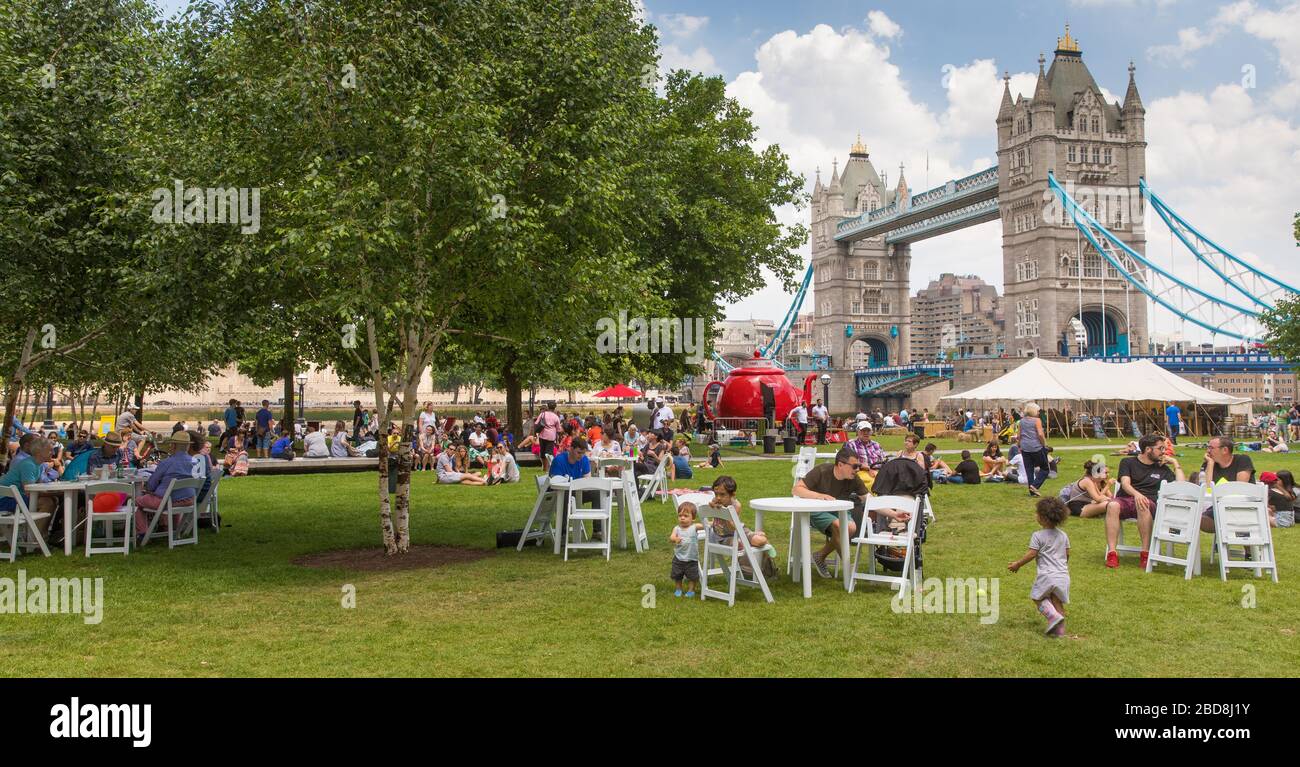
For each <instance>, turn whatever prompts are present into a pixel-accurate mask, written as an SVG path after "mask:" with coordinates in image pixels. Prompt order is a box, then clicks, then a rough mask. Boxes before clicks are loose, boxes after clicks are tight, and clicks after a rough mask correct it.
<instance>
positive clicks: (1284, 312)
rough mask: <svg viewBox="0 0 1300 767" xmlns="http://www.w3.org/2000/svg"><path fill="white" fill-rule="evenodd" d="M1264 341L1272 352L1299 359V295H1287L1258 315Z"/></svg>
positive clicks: (1291, 358)
mask: <svg viewBox="0 0 1300 767" xmlns="http://www.w3.org/2000/svg"><path fill="white" fill-rule="evenodd" d="M1260 323H1261V324H1263V326H1264V332H1265V335H1264V343H1265V344H1266V345H1267V346H1268V350H1269V351H1270V352H1272V353H1273V354H1276V355H1279V356H1281V357H1285V358H1286V359H1288V360H1293V361H1296V360H1300V296H1288V297H1286V298H1283V299H1281V300H1279V301H1278V302H1277V304H1276V305H1275V306H1274V307H1273V308H1272V309H1269V310H1268V311H1266V312H1264V313H1263V314H1261V315H1260Z"/></svg>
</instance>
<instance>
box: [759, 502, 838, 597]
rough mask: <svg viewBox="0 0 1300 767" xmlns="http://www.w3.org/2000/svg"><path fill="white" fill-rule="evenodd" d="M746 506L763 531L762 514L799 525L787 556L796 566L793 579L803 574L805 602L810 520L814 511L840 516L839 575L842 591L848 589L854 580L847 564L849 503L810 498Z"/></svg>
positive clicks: (809, 570)
mask: <svg viewBox="0 0 1300 767" xmlns="http://www.w3.org/2000/svg"><path fill="white" fill-rule="evenodd" d="M749 507H750V508H751V509H753V510H754V528H755V529H757V530H762V529H763V514H764V512H767V513H776V514H789V515H791V518H790V524H792V525H796V524H797V525H798V526H799V534H798V535H797V536H796V545H795V547H794V548H793V549H792V550H791V551H790V556H791V557H792V558H795V563H796V566H795V567H794V568H793V570H794V578H795V580H796V581H797V580H799V579H800V576H801V571H802V579H803V595H804V598H805V599H809V598H811V597H812V541H811V538H812V533H811V525H810V524H809V520H810V518H811V515H812V514H813V513H814V512H819V511H825V512H830V513H832V514H839V516H840V572H841V574H842V575H843V578H844V590H845V591H848V590H849V584H850V583H851V582H852V581H851V579H852V577H853V573H852V568H850V567H848V565H847V563H848V561H849V535H848V529H849V512H850V511H852V510H853V502H852V501H821V500H815V499H812V498H755V499H754V500H752V501H750V502H749Z"/></svg>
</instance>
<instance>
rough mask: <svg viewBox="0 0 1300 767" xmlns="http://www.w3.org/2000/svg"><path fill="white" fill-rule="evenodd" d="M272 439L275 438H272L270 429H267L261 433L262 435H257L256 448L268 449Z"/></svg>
mask: <svg viewBox="0 0 1300 767" xmlns="http://www.w3.org/2000/svg"><path fill="white" fill-rule="evenodd" d="M274 441H275V439H274V437H273V435H272V434H271V432H270V431H267V432H266V433H265V434H263V435H261V436H259V437H258V438H257V449H258V450H270V449H271V443H272V442H274Z"/></svg>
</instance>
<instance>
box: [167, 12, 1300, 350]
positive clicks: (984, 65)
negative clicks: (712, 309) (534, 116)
mask: <svg viewBox="0 0 1300 767" xmlns="http://www.w3.org/2000/svg"><path fill="white" fill-rule="evenodd" d="M633 1H634V2H638V3H640V4H641V7H642V8H643V11H642V12H643V15H644V17H645V19H646V20H647V21H648V22H649V23H651V24H654V25H655V26H656V27H657V28H658V29H659V31H660V38H661V53H662V61H661V68H663V69H668V68H677V67H685V68H689V69H692V70H695V71H699V72H702V73H704V74H707V75H718V76H721V77H723V78H724V79H725V80H726V81H727V83H728V91H729V93H731V95H733V96H734V97H735V98H737V99H739V100H740V101H741V102H742V103H743V104H745V105H746V106H747V107H749V108H750V109H751V110H753V112H754V121H755V123H756V124H757V126H758V129H759V140H760V143H762V144H771V143H776V144H779V145H780V146H781V147H782V149H783V150H785V151H786V153H787V154H788V155H789V156H790V162H791V165H792V167H793V168H794V170H795V171H796V172H798V173H800V174H803V175H805V176H806V178H807V180H808V189H809V191H811V187H812V183H813V178H814V175H815V172H816V170H817V169H818V168H820V169H821V170H822V171H823V178H825V179H829V176H830V169H831V163H832V161H833V160H835V159H838V160H839V161H840V163H841V164H842V163H843V161H844V160H845V158H846V157H847V154H848V148H849V146H850V144H852V142H853V140H854V138H855V136H856V135H857V132H858V131H861V132H862V138H863V141H864V142H866V144H867V146H868V147H869V148H870V150H871V159H872V162H873V163H874V164H875V165H876V167H877V168H878V169H880V170H882V171H887V172H888V174H889V175H888V178H889V181H890V182H891V184H892V183H893V182H894V181H896V179H897V174H898V166H899V164H900V163H904V164H905V165H906V167H907V178H908V181H909V184H910V185H911V187H912V189H913V190H914V191H917V190H919V189H921V188H922V187H925V186H927V184H926V181H927V178H926V170H925V168H926V164H927V159H928V163H929V167H930V171H929V177H928V181H929V184H928V185H929V186H937V185H939V184H942V183H943V182H944V181H945V180H947V179H948V178H951V177H954V176H959V175H965V174H967V173H970V172H973V171H976V170H982V169H983V168H986V167H989V166H991V165H993V164H995V163H996V157H995V132H994V123H993V121H994V118H995V115H996V112H997V107H998V100H999V98H1000V96H1001V92H1002V81H1001V76H1002V72H1003V71H1004V70H1008V71H1010V72H1011V74H1012V88H1013V91H1021V92H1025V93H1026V95H1031V94H1032V86H1033V80H1034V75H1035V74H1036V72H1037V58H1038V54H1039V53H1040V52H1043V53H1045V54H1046V55H1047V57H1048V59H1049V61H1050V59H1051V55H1052V53H1051V52H1052V50H1053V49H1054V48H1055V45H1056V40H1057V37H1058V36H1059V35H1061V34H1062V33H1063V31H1064V27H1065V24H1066V22H1067V21H1068V22H1069V24H1070V27H1071V34H1072V35H1073V36H1074V37H1075V38H1076V39H1077V40H1078V41H1079V44H1080V46H1081V48H1082V51H1083V56H1084V61H1085V63H1087V64H1088V66H1089V68H1090V70H1091V71H1092V73H1093V76H1094V77H1095V78H1096V79H1097V81H1098V84H1099V85H1100V86H1101V87H1102V88H1103V90H1104V91H1105V92H1106V93H1107V94H1108V95H1110V96H1111V97H1113V98H1122V97H1123V93H1124V89H1125V87H1126V85H1127V75H1128V72H1127V70H1128V65H1129V62H1130V60H1131V61H1133V62H1134V64H1135V65H1136V66H1137V83H1138V87H1139V90H1140V92H1141V95H1142V99H1143V102H1144V103H1145V105H1146V107H1147V138H1148V142H1149V147H1148V152H1147V165H1148V168H1147V171H1148V172H1147V178H1148V181H1149V183H1150V184H1151V185H1152V187H1153V188H1154V189H1156V191H1158V192H1159V193H1160V194H1161V195H1162V196H1163V197H1164V198H1165V200H1166V201H1167V202H1169V203H1170V204H1171V205H1173V206H1174V208H1175V209H1177V210H1178V211H1179V212H1180V213H1182V214H1183V215H1184V216H1186V217H1187V218H1188V219H1189V220H1190V221H1192V222H1193V223H1194V224H1195V225H1197V226H1198V227H1199V228H1201V229H1202V231H1204V232H1205V233H1206V234H1208V235H1209V236H1211V237H1213V238H1214V239H1215V240H1217V241H1218V242H1220V243H1221V244H1223V245H1225V246H1227V247H1228V248H1229V249H1230V250H1233V251H1234V252H1236V253H1237V254H1238V255H1239V256H1242V257H1243V258H1246V259H1248V260H1252V261H1254V262H1256V263H1258V264H1260V265H1261V266H1264V267H1265V268H1267V269H1268V270H1270V271H1273V272H1274V273H1276V274H1278V275H1279V276H1281V277H1283V278H1284V279H1288V280H1290V281H1293V282H1294V281H1297V278H1298V277H1300V276H1298V275H1296V274H1295V272H1296V269H1295V268H1294V257H1295V255H1296V252H1297V251H1296V248H1295V244H1294V241H1293V239H1292V237H1291V227H1290V220H1291V216H1292V215H1293V213H1294V212H1295V210H1296V207H1297V203H1296V200H1300V0H1230V1H1224V0H1220V1H1218V2H1215V1H1212V0H1055V1H1052V2H1044V1H1042V0H1040V1H1039V2H1030V1H1029V0H1014V1H1012V2H1001V3H991V2H934V1H929V2H920V1H914V2H885V1H881V2H860V1H855V0H816V2H794V1H792V0H781V1H778V0H747V1H737V2H728V1H724V0H633ZM159 4H160V6H161V7H162V8H163V9H164V11H165V12H169V13H170V12H174V10H175V9H176V8H179V7H181V6H182V5H183V3H181V2H179V0H161V2H160V3H159ZM1245 67H1249V68H1250V69H1249V72H1250V73H1251V74H1253V80H1252V79H1250V78H1248V77H1247V75H1246V74H1245V73H1243V68H1245ZM780 213H781V217H782V219H783V220H786V221H791V222H792V221H805V222H806V218H807V212H806V211H796V210H794V209H789V210H783V211H781V212H780ZM1161 227H1162V225H1161V224H1160V223H1159V222H1151V223H1149V225H1148V232H1147V236H1148V249H1147V253H1148V255H1149V256H1151V257H1152V258H1153V259H1154V260H1156V261H1157V262H1158V263H1160V264H1162V265H1165V266H1172V267H1174V268H1176V269H1177V268H1178V267H1179V266H1180V263H1181V262H1180V261H1179V260H1177V259H1178V258H1180V256H1178V255H1177V254H1176V253H1175V252H1174V251H1172V250H1171V249H1170V248H1169V245H1168V242H1167V241H1168V239H1169V235H1168V232H1167V230H1164V229H1163V228H1161ZM807 254H808V249H807V248H806V247H805V248H804V255H805V258H807ZM1188 263H1189V262H1188ZM945 271H957V272H964V273H973V274H977V275H979V276H981V277H983V278H984V279H985V280H986V281H988V282H990V283H992V284H994V285H996V286H997V287H998V288H999V289H1001V288H1002V257H1001V229H1000V224H997V223H991V224H985V225H983V226H980V227H976V228H974V229H968V230H963V231H962V232H958V233H955V234H951V235H947V236H945V237H941V238H936V239H934V240H928V241H925V242H922V243H919V244H917V245H916V246H915V247H914V250H913V261H912V288H913V290H916V289H919V288H921V287H924V286H925V284H926V283H927V282H928V281H929V280H930V279H933V278H934V277H937V276H938V275H939V274H940V273H942V272H945ZM1180 271H1186V269H1185V268H1184V269H1181V270H1180ZM789 301H790V296H789V295H788V294H786V293H784V291H783V290H782V288H781V287H780V286H779V285H776V284H775V283H771V284H769V286H768V287H767V288H765V289H764V290H763V291H761V292H760V293H759V294H757V295H755V296H752V297H750V298H748V299H746V300H744V301H741V302H739V303H738V304H736V305H733V306H730V307H728V315H729V316H730V317H731V318H733V319H742V318H745V317H750V316H754V317H761V318H771V319H778V320H779V319H780V317H781V316H782V315H783V314H784V312H785V309H786V306H787V305H788V303H789ZM811 306H812V304H805V307H806V308H807V307H811ZM1154 314H1155V319H1154V321H1153V324H1154V326H1153V330H1154V331H1155V332H1156V333H1161V332H1169V331H1173V330H1176V329H1177V328H1178V324H1177V323H1176V322H1174V321H1173V320H1172V319H1171V318H1168V317H1165V316H1161V315H1160V314H1159V313H1158V312H1156V313H1154ZM1189 337H1190V336H1189Z"/></svg>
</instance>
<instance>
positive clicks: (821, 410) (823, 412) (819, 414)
mask: <svg viewBox="0 0 1300 767" xmlns="http://www.w3.org/2000/svg"><path fill="white" fill-rule="evenodd" d="M812 413H813V417H814V418H825V417H826V416H828V415H830V411H829V410H827V409H826V406H825V405H813V409H812Z"/></svg>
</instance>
